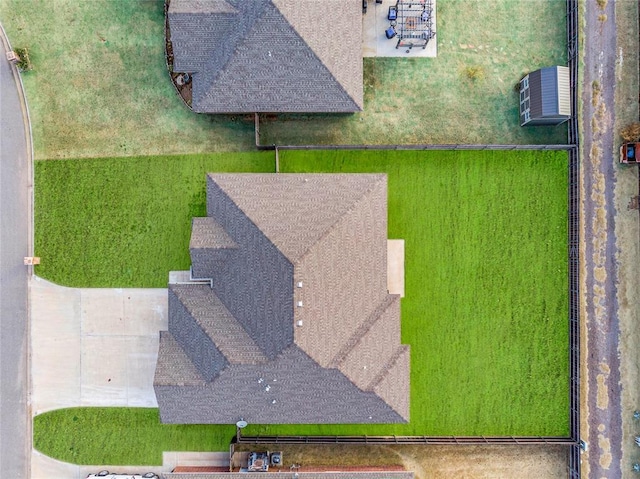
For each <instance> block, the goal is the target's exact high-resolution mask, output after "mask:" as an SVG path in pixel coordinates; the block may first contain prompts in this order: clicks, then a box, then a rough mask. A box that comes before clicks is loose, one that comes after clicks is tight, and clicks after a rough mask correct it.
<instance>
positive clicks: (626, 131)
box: [620, 122, 640, 142]
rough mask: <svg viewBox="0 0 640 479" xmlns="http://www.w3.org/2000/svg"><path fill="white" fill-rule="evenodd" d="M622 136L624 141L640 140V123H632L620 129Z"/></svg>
mask: <svg viewBox="0 0 640 479" xmlns="http://www.w3.org/2000/svg"><path fill="white" fill-rule="evenodd" d="M620 136H621V137H622V139H623V140H624V141H627V142H636V141H640V123H638V122H636V123H631V124H630V125H627V126H625V127H624V128H623V129H622V131H620Z"/></svg>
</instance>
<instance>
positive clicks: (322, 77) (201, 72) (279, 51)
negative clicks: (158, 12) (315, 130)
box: [168, 0, 363, 113]
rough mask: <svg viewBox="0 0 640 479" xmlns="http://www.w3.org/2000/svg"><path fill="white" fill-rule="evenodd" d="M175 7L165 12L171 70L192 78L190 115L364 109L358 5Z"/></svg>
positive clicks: (335, 1)
mask: <svg viewBox="0 0 640 479" xmlns="http://www.w3.org/2000/svg"><path fill="white" fill-rule="evenodd" d="M174 1H175V0H174ZM174 1H172V2H171V4H170V6H169V11H168V19H169V26H170V38H171V42H172V45H173V53H174V66H173V68H174V71H178V72H191V73H192V78H193V99H192V108H193V109H194V111H198V112H208V113H240V112H353V111H359V110H361V109H362V105H363V70H362V52H361V42H362V40H361V32H362V21H361V18H360V16H361V13H360V7H359V5H357V2H342V1H341V0H325V1H323V2H318V1H316V0H298V1H296V2H293V1H290V0H227V1H226V2H221V1H219V0H209V1H210V2H211V5H206V3H207V0H180V2H179V3H178V5H175V6H174ZM191 2H193V5H191ZM328 12H329V13H330V14H328Z"/></svg>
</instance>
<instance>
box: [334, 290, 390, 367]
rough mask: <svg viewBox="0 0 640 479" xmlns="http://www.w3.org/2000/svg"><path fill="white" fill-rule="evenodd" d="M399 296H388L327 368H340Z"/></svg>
mask: <svg viewBox="0 0 640 479" xmlns="http://www.w3.org/2000/svg"><path fill="white" fill-rule="evenodd" d="M399 297H400V296H399V295H396V294H388V295H387V296H386V297H385V298H384V299H383V300H382V301H381V302H380V303H379V304H378V305H377V306H376V307H375V308H374V310H373V311H371V313H370V314H369V316H368V317H367V319H366V320H365V321H364V322H363V323H362V324H361V325H360V326H359V327H358V328H357V329H356V330H355V331H354V332H353V334H352V335H351V336H350V337H349V339H348V340H347V342H346V343H345V344H344V346H342V348H340V350H339V351H338V352H337V353H336V355H335V356H334V357H333V359H332V360H331V361H330V362H329V365H328V366H327V367H329V368H339V367H340V366H341V365H342V363H343V361H344V360H345V359H346V358H347V356H348V355H349V353H350V352H351V351H352V350H353V349H354V348H355V347H356V346H358V344H360V341H362V338H364V337H365V336H366V334H367V333H368V332H369V331H371V328H373V326H374V324H376V323H377V322H378V321H379V320H380V318H382V314H383V313H384V312H385V311H387V310H388V309H389V308H390V307H391V306H392V305H393V304H394V303H395V302H396V301H397V300H398V299H399Z"/></svg>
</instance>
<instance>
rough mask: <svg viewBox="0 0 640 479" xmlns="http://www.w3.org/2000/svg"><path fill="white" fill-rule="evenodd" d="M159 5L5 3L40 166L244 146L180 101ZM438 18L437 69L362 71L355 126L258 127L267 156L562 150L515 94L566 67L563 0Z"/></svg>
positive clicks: (514, 3)
mask: <svg viewBox="0 0 640 479" xmlns="http://www.w3.org/2000/svg"><path fill="white" fill-rule="evenodd" d="M163 3H164V2H163V0H139V1H133V0H91V1H77V0H55V1H50V0H0V18H1V19H2V22H3V25H4V27H5V28H6V30H7V33H8V35H9V38H10V40H11V42H12V44H13V46H14V47H28V48H29V50H30V52H31V59H32V63H33V70H32V71H30V72H28V73H26V74H24V75H23V78H24V83H25V88H26V92H27V99H28V102H29V106H30V111H31V120H32V124H33V133H34V142H35V153H36V158H38V159H45V158H78V157H114V156H133V155H165V154H182V153H197V152H210V151H231V150H247V149H250V148H251V147H252V145H253V141H254V136H253V120H252V118H251V117H249V118H248V119H247V118H246V117H245V116H224V115H197V114H195V113H192V112H190V111H189V110H188V109H187V108H186V107H185V106H184V105H183V104H182V102H181V100H180V99H179V98H178V97H177V95H176V93H175V91H174V89H173V87H172V86H171V83H170V81H169V74H168V72H167V69H166V65H165V59H164V39H163V29H164V15H163ZM437 8H438V12H437V22H438V23H437V32H438V34H437V42H438V57H437V58H422V59H418V58H379V59H369V58H367V59H365V60H364V93H365V106H364V111H363V112H362V113H358V114H355V115H285V116H282V117H280V119H279V120H278V121H273V120H272V119H265V121H263V124H262V141H263V143H278V144H328V143H329V144H330V143H349V144H380V143H388V144H393V143H396V144H397V143H449V144H461V143H470V144H484V143H507V144H514V143H516V144H523V143H565V142H566V127H565V126H560V127H535V128H520V127H519V126H518V97H517V94H516V93H515V92H514V85H515V84H516V82H517V81H518V80H519V79H520V78H521V77H522V75H523V74H525V73H527V72H528V71H531V70H534V69H536V68H539V67H542V66H550V65H556V64H564V63H565V61H566V28H565V10H566V2H565V0H526V1H522V0H489V1H487V0H441V1H439V2H438V5H437ZM380 33H381V34H382V32H380ZM354 54H355V52H354ZM469 67H471V68H474V69H476V71H477V72H479V74H478V75H476V78H475V80H474V79H470V78H469V75H468V74H467V68H469Z"/></svg>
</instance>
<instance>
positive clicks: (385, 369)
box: [363, 344, 409, 402]
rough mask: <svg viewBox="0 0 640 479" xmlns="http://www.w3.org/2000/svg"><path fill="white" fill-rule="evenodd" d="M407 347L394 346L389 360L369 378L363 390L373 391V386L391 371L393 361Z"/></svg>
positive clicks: (401, 345) (394, 361)
mask: <svg viewBox="0 0 640 479" xmlns="http://www.w3.org/2000/svg"><path fill="white" fill-rule="evenodd" d="M408 347H409V346H408V345H406V344H400V345H399V346H398V347H397V348H396V351H395V353H393V356H391V357H390V358H389V360H388V361H387V362H386V364H385V365H384V367H383V368H382V369H381V372H380V373H378V374H376V375H375V376H374V377H373V379H371V381H369V384H367V386H366V387H365V388H364V389H363V390H364V391H373V388H375V387H376V386H377V385H378V384H379V383H380V382H381V381H382V380H383V379H384V378H386V377H387V375H388V374H389V371H391V368H392V367H393V366H394V365H395V363H396V362H397V361H398V359H400V357H401V356H402V355H403V354H404V353H405V351H406V350H407V348H408ZM385 402H386V401H385Z"/></svg>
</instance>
